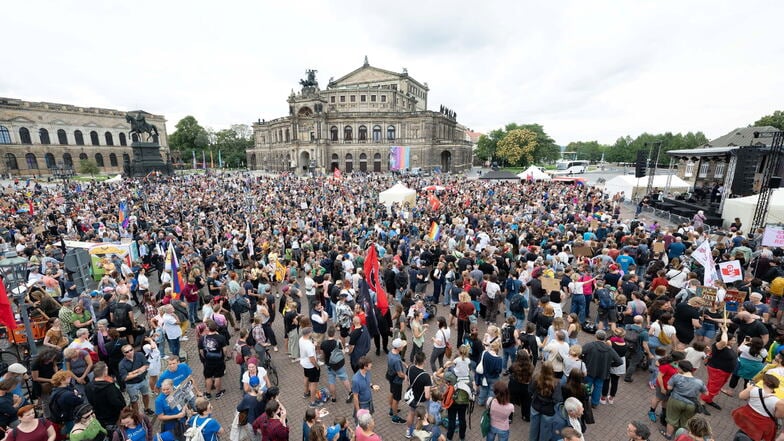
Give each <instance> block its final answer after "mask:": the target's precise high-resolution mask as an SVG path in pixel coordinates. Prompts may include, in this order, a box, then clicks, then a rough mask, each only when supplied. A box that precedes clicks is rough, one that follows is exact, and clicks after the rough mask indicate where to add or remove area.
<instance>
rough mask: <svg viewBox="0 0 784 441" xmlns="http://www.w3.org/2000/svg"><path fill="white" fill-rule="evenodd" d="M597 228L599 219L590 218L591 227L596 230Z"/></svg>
mask: <svg viewBox="0 0 784 441" xmlns="http://www.w3.org/2000/svg"><path fill="white" fill-rule="evenodd" d="M597 228H599V221H598V220H596V219H591V229H592V230H596V229H597Z"/></svg>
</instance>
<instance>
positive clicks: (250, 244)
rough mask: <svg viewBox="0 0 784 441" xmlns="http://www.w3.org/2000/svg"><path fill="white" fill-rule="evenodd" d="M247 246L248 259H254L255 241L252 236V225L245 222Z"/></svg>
mask: <svg viewBox="0 0 784 441" xmlns="http://www.w3.org/2000/svg"><path fill="white" fill-rule="evenodd" d="M245 246H246V247H247V248H248V257H249V258H251V259H252V258H253V254H254V253H253V239H252V238H251V236H250V224H249V223H247V222H245Z"/></svg>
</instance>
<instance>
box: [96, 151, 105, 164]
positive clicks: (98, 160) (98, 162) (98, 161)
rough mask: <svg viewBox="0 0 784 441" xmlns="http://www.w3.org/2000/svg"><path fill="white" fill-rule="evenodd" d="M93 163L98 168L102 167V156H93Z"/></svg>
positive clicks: (97, 154)
mask: <svg viewBox="0 0 784 441" xmlns="http://www.w3.org/2000/svg"><path fill="white" fill-rule="evenodd" d="M95 163H96V164H97V165H98V167H103V155H102V154H100V153H96V154H95Z"/></svg>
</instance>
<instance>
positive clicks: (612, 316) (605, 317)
mask: <svg viewBox="0 0 784 441" xmlns="http://www.w3.org/2000/svg"><path fill="white" fill-rule="evenodd" d="M596 321H597V322H605V321H606V322H609V323H615V322H617V321H618V311H617V309H616V308H610V309H604V308H599V314H598V316H597V318H596Z"/></svg>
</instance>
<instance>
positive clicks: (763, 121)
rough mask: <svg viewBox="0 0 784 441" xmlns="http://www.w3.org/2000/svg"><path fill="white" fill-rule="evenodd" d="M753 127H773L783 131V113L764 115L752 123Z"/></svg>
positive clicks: (779, 111) (777, 111)
mask: <svg viewBox="0 0 784 441" xmlns="http://www.w3.org/2000/svg"><path fill="white" fill-rule="evenodd" d="M754 125H755V126H773V127H775V128H777V129H779V130H784V111H781V110H776V111H775V112H773V114H772V115H765V116H763V117H762V118H760V119H759V120H757V121H756V122H755V123H754Z"/></svg>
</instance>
